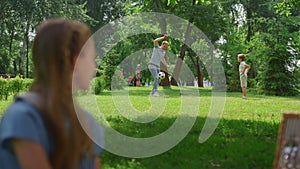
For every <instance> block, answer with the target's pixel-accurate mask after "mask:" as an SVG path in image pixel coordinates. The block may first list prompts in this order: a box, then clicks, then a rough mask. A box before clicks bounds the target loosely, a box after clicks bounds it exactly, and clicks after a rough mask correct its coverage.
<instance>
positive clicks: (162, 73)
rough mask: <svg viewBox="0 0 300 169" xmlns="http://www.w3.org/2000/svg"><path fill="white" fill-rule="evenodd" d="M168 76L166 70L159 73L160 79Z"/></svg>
mask: <svg viewBox="0 0 300 169" xmlns="http://www.w3.org/2000/svg"><path fill="white" fill-rule="evenodd" d="M165 77H166V74H165V73H164V72H159V73H158V78H159V79H164V78H165Z"/></svg>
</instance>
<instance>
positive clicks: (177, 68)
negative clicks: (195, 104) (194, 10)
mask: <svg viewBox="0 0 300 169" xmlns="http://www.w3.org/2000/svg"><path fill="white" fill-rule="evenodd" d="M195 5H196V0H193V6H195ZM194 17H195V15H192V16H191V18H190V20H189V23H188V26H187V29H186V32H185V39H184V40H185V41H184V44H183V45H182V47H181V50H180V55H179V58H178V59H177V61H176V65H175V68H174V71H173V75H172V78H171V85H174V86H178V84H177V82H178V81H179V75H180V70H181V67H182V62H183V59H184V57H185V52H186V49H187V45H186V44H188V42H189V40H190V35H191V28H192V27H191V23H193V21H194Z"/></svg>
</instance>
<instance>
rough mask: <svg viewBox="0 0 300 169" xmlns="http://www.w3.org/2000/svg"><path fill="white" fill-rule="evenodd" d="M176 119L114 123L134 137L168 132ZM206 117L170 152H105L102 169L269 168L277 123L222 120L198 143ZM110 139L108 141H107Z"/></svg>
mask: <svg viewBox="0 0 300 169" xmlns="http://www.w3.org/2000/svg"><path fill="white" fill-rule="evenodd" d="M175 119H176V118H164V117H162V118H159V119H157V120H155V121H153V122H151V123H147V124H140V123H134V122H130V121H126V120H122V119H121V117H117V118H110V119H109V120H108V121H110V123H111V125H112V126H113V127H114V128H115V129H116V130H118V131H120V132H121V133H125V134H126V135H128V136H132V137H150V136H153V135H156V134H159V133H161V132H163V131H165V130H166V129H167V128H168V127H169V126H170V125H171V124H173V122H174V121H175ZM204 121H205V118H200V117H198V118H197V120H196V123H195V124H194V126H193V128H192V129H191V130H190V132H189V133H188V135H187V136H186V137H185V138H184V139H183V140H182V141H181V142H180V143H179V144H178V145H176V146H175V147H173V148H172V149H170V150H169V151H167V152H165V153H163V154H160V155H157V156H153V157H148V158H141V159H133V158H126V157H120V156H118V155H114V154H111V153H109V152H107V151H104V153H103V154H102V156H101V158H102V164H103V169H112V168H114V169H143V168H144V169H209V168H222V169H255V168H257V169H264V168H266V169H270V168H272V165H273V159H274V156H275V150H276V142H277V135H278V127H279V124H277V123H266V122H259V121H245V120H226V119H222V120H221V121H220V123H219V125H218V128H217V129H216V130H215V132H214V134H213V135H212V136H211V137H210V138H209V139H208V140H207V141H206V142H205V143H203V144H200V143H199V142H198V138H199V134H200V131H201V129H202V127H203V124H204ZM106 141H109V140H106Z"/></svg>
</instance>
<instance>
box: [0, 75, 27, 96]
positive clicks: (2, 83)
mask: <svg viewBox="0 0 300 169" xmlns="http://www.w3.org/2000/svg"><path fill="white" fill-rule="evenodd" d="M32 82H33V79H22V78H19V77H16V78H2V77H0V100H7V98H8V96H10V95H14V96H15V95H18V94H20V93H21V92H25V91H27V90H28V88H29V86H31V84H32Z"/></svg>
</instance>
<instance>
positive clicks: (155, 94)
mask: <svg viewBox="0 0 300 169" xmlns="http://www.w3.org/2000/svg"><path fill="white" fill-rule="evenodd" d="M151 96H154V97H158V96H159V94H158V93H157V92H155V93H153V94H152V95H151Z"/></svg>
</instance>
